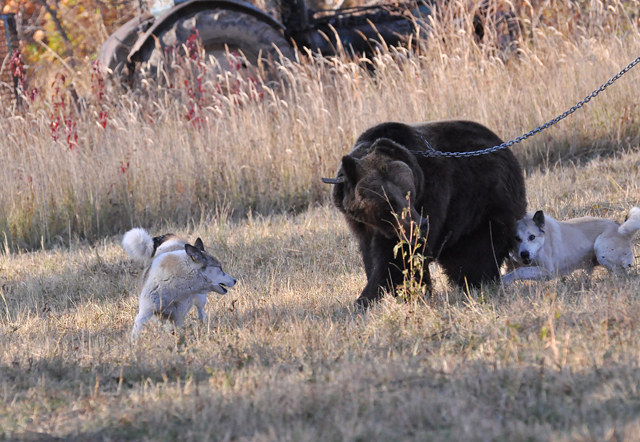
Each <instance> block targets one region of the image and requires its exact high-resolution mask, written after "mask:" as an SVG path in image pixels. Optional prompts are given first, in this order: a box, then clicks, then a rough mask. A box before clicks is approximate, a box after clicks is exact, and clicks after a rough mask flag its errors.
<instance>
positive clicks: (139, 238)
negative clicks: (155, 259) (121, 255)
mask: <svg viewBox="0 0 640 442" xmlns="http://www.w3.org/2000/svg"><path fill="white" fill-rule="evenodd" d="M122 247H123V248H124V251H125V252H127V255H129V257H130V258H131V259H133V260H134V261H138V262H139V263H140V264H145V265H146V264H148V263H149V261H151V257H152V256H153V238H151V236H150V235H149V234H148V233H147V231H146V230H144V229H140V228H135V229H131V230H129V231H128V232H127V233H125V234H124V238H122Z"/></svg>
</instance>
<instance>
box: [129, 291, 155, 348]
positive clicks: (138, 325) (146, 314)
mask: <svg viewBox="0 0 640 442" xmlns="http://www.w3.org/2000/svg"><path fill="white" fill-rule="evenodd" d="M151 318H153V306H152V304H151V303H150V302H144V301H143V300H140V310H139V311H138V315H137V316H136V320H135V322H134V323H133V330H132V331H131V340H132V341H135V339H136V338H137V337H138V335H139V334H140V332H141V331H142V329H143V328H144V325H145V324H146V323H147V322H148V321H149V319H151Z"/></svg>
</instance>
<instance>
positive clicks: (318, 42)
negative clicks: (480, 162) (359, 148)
mask: <svg viewBox="0 0 640 442" xmlns="http://www.w3.org/2000/svg"><path fill="white" fill-rule="evenodd" d="M147 5H148V11H149V12H147V13H144V14H142V15H139V16H136V17H134V18H133V19H131V20H130V21H128V22H127V23H126V24H124V25H123V26H122V27H120V28H119V29H117V30H116V31H115V32H114V33H113V34H112V35H111V36H109V37H108V39H107V40H106V41H105V42H104V44H103V45H102V48H101V51H100V55H99V58H98V60H99V62H100V66H101V69H103V70H104V71H105V72H109V73H114V74H116V75H120V76H121V77H122V76H125V77H126V76H128V77H129V78H130V79H131V78H133V74H134V73H135V71H136V69H140V68H142V69H146V70H147V72H148V73H150V74H151V75H157V72H156V70H157V69H158V66H160V65H161V62H162V60H163V57H165V56H166V53H167V51H172V50H174V49H175V48H181V47H183V45H185V44H186V43H187V42H188V40H189V39H190V38H191V39H193V38H194V37H193V36H194V35H195V36H196V37H197V40H198V42H199V44H200V45H201V48H202V49H203V50H204V53H205V56H206V57H207V59H209V57H210V56H213V57H215V59H216V63H219V65H220V67H221V68H222V69H228V68H229V67H230V66H229V65H230V64H231V63H230V62H229V57H228V54H229V53H235V54H242V55H243V56H244V57H245V59H246V61H247V62H248V64H251V65H254V66H255V65H256V63H257V61H258V60H259V59H263V60H268V59H273V60H278V59H280V57H284V58H288V59H294V57H295V48H298V49H300V50H303V48H306V49H307V50H308V51H311V52H313V53H316V54H322V55H324V56H331V55H335V54H337V53H339V52H340V51H344V53H347V54H349V55H355V54H364V55H370V54H372V53H373V52H374V51H375V48H376V46H377V45H379V44H381V43H383V42H384V44H386V45H390V46H394V45H398V44H399V43H401V42H402V41H407V40H408V39H409V36H410V35H412V34H413V33H415V31H416V28H417V26H420V25H419V24H418V23H423V21H422V20H423V19H424V18H425V17H427V16H429V15H431V14H433V12H434V10H435V4H434V3H432V0H426V1H425V0H418V3H416V2H413V3H396V4H384V5H374V6H362V7H350V8H337V9H317V10H315V9H310V8H309V7H308V6H307V4H306V2H305V0H280V3H279V5H278V7H279V9H280V20H277V19H275V18H274V17H273V16H271V15H269V14H267V13H266V12H265V11H263V10H261V9H259V8H257V7H255V6H253V5H252V4H250V3H246V2H244V1H241V0H148V1H147ZM509 27H511V28H512V27H513V26H512V24H511V23H509ZM475 31H476V34H478V36H479V37H481V36H482V33H483V30H482V22H481V20H478V21H477V22H476V23H475Z"/></svg>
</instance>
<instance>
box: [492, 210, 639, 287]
mask: <svg viewBox="0 0 640 442" xmlns="http://www.w3.org/2000/svg"><path fill="white" fill-rule="evenodd" d="M516 227H517V236H516V241H517V243H518V251H517V254H516V253H513V254H512V259H511V265H512V268H514V269H515V270H513V271H512V272H510V273H508V274H506V275H504V276H503V277H502V282H503V284H505V285H509V284H511V283H513V282H514V281H517V280H519V279H533V280H537V279H549V278H552V277H555V276H561V275H566V274H568V273H571V272H572V271H574V270H576V269H578V268H584V269H586V270H587V271H589V272H591V270H592V269H593V267H594V266H595V265H598V264H600V265H602V266H604V267H606V268H607V269H609V270H610V271H612V272H614V273H617V272H618V271H619V270H622V269H627V268H629V267H632V266H633V262H634V257H633V250H632V240H633V237H634V236H635V234H636V232H637V231H638V230H640V208H638V207H633V208H632V209H631V210H630V211H629V215H627V219H626V221H625V222H624V223H623V224H622V225H619V224H618V223H617V222H615V221H612V220H609V219H605V218H596V217H592V216H585V217H582V218H575V219H570V220H568V221H556V220H555V219H553V218H551V217H549V216H545V215H544V214H543V213H542V210H539V211H537V212H535V213H533V212H529V213H527V215H526V216H525V217H524V218H523V219H521V220H520V221H518V224H517V226H516Z"/></svg>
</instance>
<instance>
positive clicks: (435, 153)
mask: <svg viewBox="0 0 640 442" xmlns="http://www.w3.org/2000/svg"><path fill="white" fill-rule="evenodd" d="M638 63H640V57H638V58H636V59H635V60H633V61H632V62H631V63H630V64H629V65H628V66H627V67H625V68H624V69H622V70H621V71H620V72H618V73H617V74H616V75H615V76H614V77H612V78H611V79H610V80H609V81H607V82H606V83H605V84H603V85H602V86H600V87H599V88H598V89H596V90H595V91H593V92H591V94H589V95H588V96H587V97H585V99H584V100H582V101H580V102H578V103H577V104H576V105H575V106H573V107H572V108H571V109H569V110H568V111H566V112H564V113H563V114H561V115H558V116H557V117H555V118H554V119H553V120H551V121H548V122H547V123H545V124H543V125H542V126H538V127H536V128H535V129H533V130H532V131H530V132H527V133H526V134H524V135H521V136H519V137H517V138H514V139H513V140H511V141H507V142H506V143H502V144H500V145H498V146H493V147H489V148H487V149H483V150H474V151H471V152H441V151H439V150H435V149H434V148H433V146H431V144H429V141H428V140H427V139H426V138H425V137H424V136H421V137H422V140H423V141H424V143H425V144H426V146H427V151H422V150H411V151H410V152H411V153H414V154H417V155H422V156H425V157H455V158H461V157H477V156H479V155H486V154H489V153H493V152H496V151H498V150H502V149H506V148H508V147H511V146H513V145H514V144H517V143H520V142H521V141H524V140H526V139H527V138H530V137H532V136H534V135H535V134H537V133H538V132H542V131H543V130H545V129H548V128H549V127H551V126H553V125H554V124H556V123H558V122H560V121H562V120H564V119H565V118H567V117H568V116H569V115H571V114H572V113H574V112H575V111H577V110H578V109H580V108H581V107H582V106H584V105H585V104H587V103H588V102H589V101H591V99H592V98H595V97H596V96H598V94H599V93H600V92H602V91H604V90H605V89H606V88H608V87H609V86H611V85H612V84H613V83H615V82H616V80H618V79H619V78H620V77H622V76H623V75H624V74H626V73H627V72H629V71H630V70H631V68H633V67H634V66H635V65H637V64H638Z"/></svg>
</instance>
